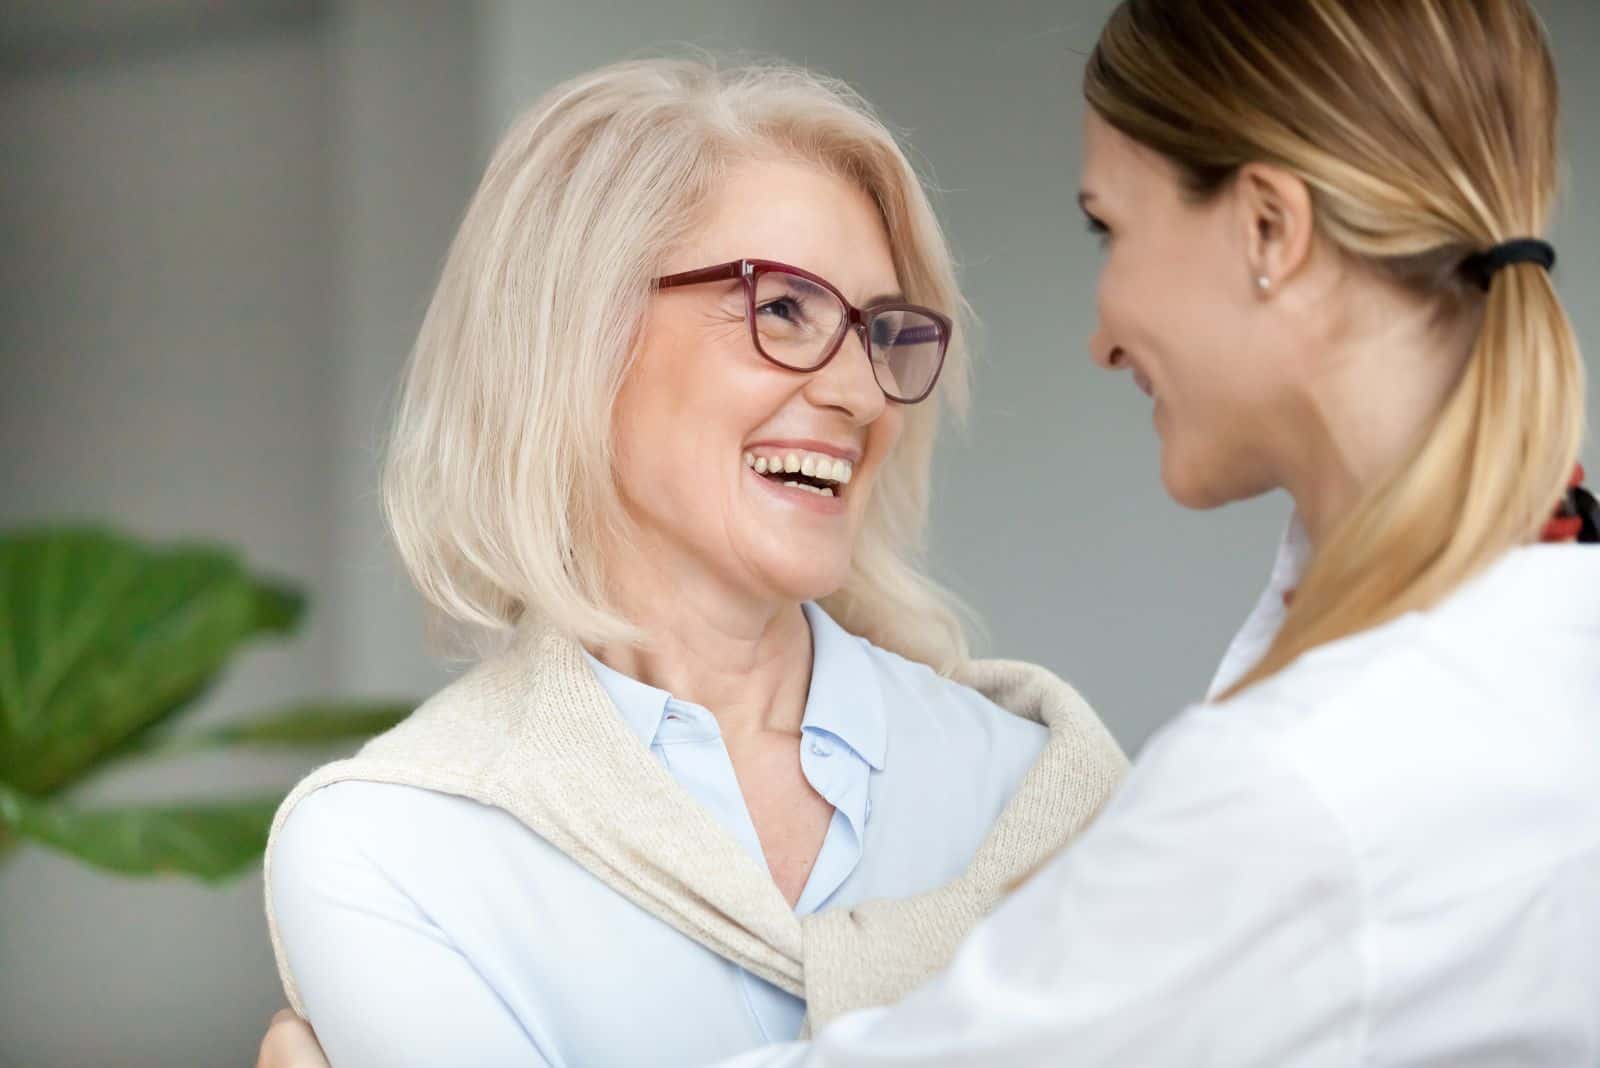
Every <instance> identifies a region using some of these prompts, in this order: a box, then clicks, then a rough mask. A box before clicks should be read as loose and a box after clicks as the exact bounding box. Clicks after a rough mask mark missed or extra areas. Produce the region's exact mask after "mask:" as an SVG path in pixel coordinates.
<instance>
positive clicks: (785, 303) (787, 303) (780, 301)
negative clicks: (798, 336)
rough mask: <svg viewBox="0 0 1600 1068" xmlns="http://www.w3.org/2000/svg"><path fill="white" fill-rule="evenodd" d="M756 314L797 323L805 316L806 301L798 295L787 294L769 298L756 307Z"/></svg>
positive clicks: (802, 320) (803, 319)
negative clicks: (772, 298)
mask: <svg viewBox="0 0 1600 1068" xmlns="http://www.w3.org/2000/svg"><path fill="white" fill-rule="evenodd" d="M756 312H757V314H760V315H768V316H772V317H773V318H776V319H780V320H782V321H783V322H786V323H795V324H799V323H802V322H804V321H805V318H806V302H805V301H804V300H802V299H801V298H800V297H797V296H794V295H792V294H791V295H789V296H785V297H778V298H777V299H775V300H769V301H767V302H766V303H764V304H762V305H760V306H759V307H757V308H756Z"/></svg>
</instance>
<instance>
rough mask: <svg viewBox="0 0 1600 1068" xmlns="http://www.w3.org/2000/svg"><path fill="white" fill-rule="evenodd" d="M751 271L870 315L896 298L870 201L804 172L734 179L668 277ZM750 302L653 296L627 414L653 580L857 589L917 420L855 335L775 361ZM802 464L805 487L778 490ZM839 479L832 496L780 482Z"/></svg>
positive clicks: (634, 485)
mask: <svg viewBox="0 0 1600 1068" xmlns="http://www.w3.org/2000/svg"><path fill="white" fill-rule="evenodd" d="M741 258H754V259H770V260H777V261H781V262H784V263H788V264H791V265H793V266H796V267H800V268H803V269H805V270H808V271H811V272H813V273H815V274H818V275H820V276H821V277H823V278H826V279H828V280H829V281H830V282H831V283H833V284H834V285H835V286H837V287H838V288H839V290H840V291H841V292H843V293H844V294H845V296H846V298H847V299H849V300H851V301H852V302H853V303H857V304H858V305H859V304H863V303H865V302H867V301H868V300H871V299H872V298H874V297H877V296H879V295H881V294H885V293H893V292H895V291H896V290H897V289H898V288H899V286H898V280H897V278H896V275H895V270H894V260H893V257H892V256H891V254H890V250H889V243H888V237H887V234H886V233H885V232H884V228H883V224H882V220H881V217H880V216H879V214H878V212H877V209H876V207H875V205H874V204H873V203H872V201H871V199H870V198H869V197H868V196H867V195H866V194H865V193H864V192H862V191H861V190H859V189H858V188H856V187H855V186H854V185H852V184H850V183H848V182H846V181H844V180H843V179H839V178H836V177H833V176H831V175H828V174H826V173H824V172H822V171H821V170H819V169H817V168H816V167H814V166H811V165H809V164H804V163H793V162H773V161H761V162H753V161H752V162H746V163H742V164H739V165H737V166H735V167H733V168H732V169H731V170H730V171H729V173H728V174H727V176H726V177H725V179H724V181H723V183H722V186H721V188H720V189H719V191H718V193H717V194H716V195H715V196H714V197H713V199H712V202H711V205H710V207H709V209H708V212H707V221H706V223H705V225H704V226H703V227H702V228H701V230H700V231H699V232H698V233H697V234H696V235H695V238H694V239H693V240H692V241H691V242H689V243H687V244H686V245H685V246H684V247H683V248H680V249H678V250H676V251H675V252H674V253H672V254H671V255H670V256H669V257H668V258H667V262H666V263H665V264H663V266H662V269H661V272H660V273H662V274H671V273H675V272H678V271H683V270H692V269H696V268H700V267H706V266H711V265H714V264H718V263H724V262H727V261H730V260H736V259H741ZM745 299H746V298H745V295H744V289H743V287H742V285H741V284H740V283H737V282H735V283H726V282H712V283H707V284H704V285H697V286H687V287H682V288H674V289H668V290H663V291H660V292H658V293H656V294H655V295H654V296H653V297H652V299H651V308H650V312H649V316H648V319H647V322H646V324H645V328H644V331H643V336H642V339H641V342H640V344H639V346H638V348H637V350H636V352H635V354H634V359H633V362H632V364H631V366H630V369H629V371H628V373H627V375H626V378H625V380H624V383H623V388H622V391H621V394H620V395H619V397H618V401H617V406H616V411H615V414H614V420H613V425H614V431H613V433H614V435H615V437H616V445H617V456H618V469H617V483H618V489H619V492H620V493H621V496H622V498H623V502H624V505H625V507H626V508H627V510H628V512H629V515H630V517H631V519H632V521H633V523H634V525H635V526H636V528H637V529H638V531H639V532H640V535H641V538H640V541H641V546H642V548H641V550H640V551H641V553H642V554H643V555H645V556H648V558H649V562H650V564H649V566H650V567H651V568H653V569H655V570H656V571H657V572H661V571H662V570H663V569H667V570H668V573H671V574H673V575H674V576H675V578H676V579H677V580H678V581H681V582H685V583H689V584H691V585H693V586H695V587H696V588H699V589H709V588H713V587H714V588H715V589H716V590H718V591H719V595H729V596H736V597H740V598H745V599H747V600H755V601H762V602H772V603H784V602H798V601H803V600H810V599H815V598H818V597H823V596H826V595H827V594H829V593H832V592H834V591H835V590H837V589H838V588H839V587H840V586H842V585H843V583H844V581H845V579H846V578H847V577H848V575H849V571H850V560H851V556H852V554H853V550H854V544H855V539H856V536H857V534H858V532H859V530H860V527H861V523H862V520H863V517H864V514H865V510H866V507H867V505H868V503H869V501H870V499H871V496H872V493H873V490H874V485H875V482H876V479H877V477H878V475H879V473H880V472H881V470H882V467H883V463H884V461H885V460H886V458H887V457H888V455H889V454H890V453H891V451H892V449H893V447H894V444H895V442H896V441H897V440H898V437H899V433H900V428H901V424H902V421H903V418H904V415H903V412H902V410H901V409H900V408H899V407H898V406H896V405H892V404H890V403H888V402H887V401H886V400H885V399H884V396H883V393H882V391H881V389H880V388H879V387H878V385H877V383H876V381H875V379H874V378H873V375H872V369H871V367H870V366H869V364H868V361H867V359H866V356H865V353H864V351H863V349H862V347H861V343H860V341H859V340H858V339H857V338H856V337H855V335H854V333H851V334H849V335H847V336H846V337H845V339H844V342H843V345H842V347H841V349H840V351H839V352H838V353H837V355H835V356H834V358H833V359H832V360H831V361H830V362H829V363H828V365H827V366H826V367H824V368H823V369H822V370H820V371H816V372H812V373H809V374H803V373H798V372H794V371H790V370H787V369H785V368H781V367H778V366H776V365H774V364H772V363H770V362H769V361H767V360H766V359H764V358H762V356H761V355H759V354H758V353H757V351H756V349H755V347H754V344H753V342H752V340H751V336H750V328H749V326H748V325H747V322H746V318H745ZM779 310H782V309H779ZM791 455H792V456H793V457H794V460H795V465H796V467H797V470H796V471H795V472H793V475H794V478H793V479H780V480H777V481H774V480H772V479H771V478H769V477H767V476H768V474H769V471H770V470H776V469H782V468H786V467H787V460H788V459H789V457H790V456H791ZM758 461H766V463H765V464H764V465H763V466H766V467H767V468H768V469H769V471H758V469H757V462H758ZM835 465H842V466H841V467H838V468H837V469H836V466H835ZM805 468H809V469H810V472H809V473H807V472H806V471H805V470H804V469H805ZM784 473H785V474H788V473H789V472H787V471H785V472H784ZM846 479H847V480H846ZM830 480H831V483H832V484H831V485H829V486H828V488H829V489H830V490H832V491H834V492H833V494H832V495H825V494H822V493H819V492H815V491H814V490H813V489H798V488H795V487H785V486H783V485H782V482H783V481H804V482H805V483H807V484H808V485H811V484H817V485H821V484H825V483H828V482H829V481H830Z"/></svg>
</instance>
